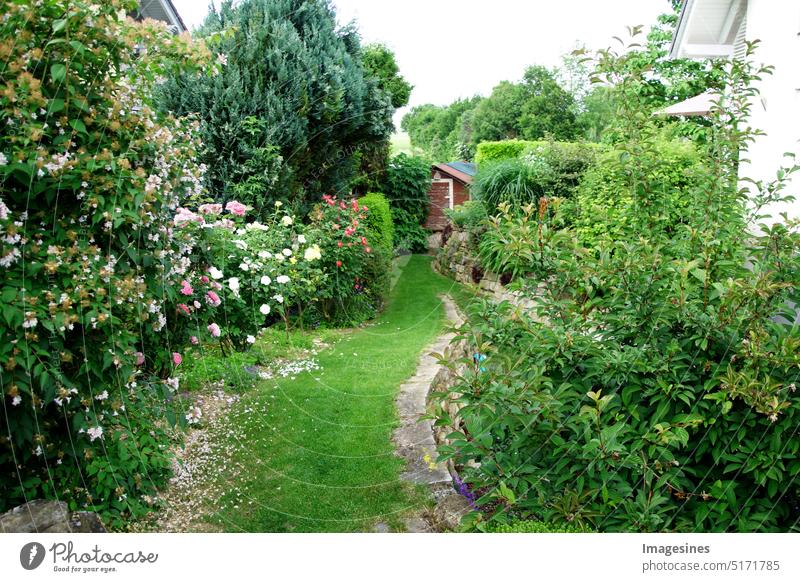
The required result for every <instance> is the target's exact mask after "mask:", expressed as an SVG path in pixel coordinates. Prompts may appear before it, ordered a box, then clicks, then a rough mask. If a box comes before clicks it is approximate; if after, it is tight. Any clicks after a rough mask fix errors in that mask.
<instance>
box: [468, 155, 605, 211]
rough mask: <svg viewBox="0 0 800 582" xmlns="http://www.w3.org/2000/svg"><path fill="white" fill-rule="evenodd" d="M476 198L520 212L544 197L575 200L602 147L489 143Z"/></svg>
mask: <svg viewBox="0 0 800 582" xmlns="http://www.w3.org/2000/svg"><path fill="white" fill-rule="evenodd" d="M481 145H482V146H483V145H486V146H487V148H486V150H487V152H488V153H487V154H486V156H485V161H484V163H483V164H482V165H481V166H479V168H478V174H477V176H476V177H475V183H474V184H473V190H472V191H473V195H474V196H475V197H476V198H480V199H482V200H484V201H485V202H486V204H487V206H488V207H489V208H496V207H497V206H498V205H499V204H500V203H501V202H507V203H509V204H511V206H512V208H519V207H521V206H523V205H525V204H529V203H535V202H536V201H537V200H538V199H539V198H540V197H542V196H547V197H548V198H562V199H565V200H569V199H572V198H574V197H575V191H576V189H577V188H578V185H579V184H580V182H581V180H582V178H583V177H584V174H585V173H586V171H587V170H588V169H589V168H590V167H592V166H593V164H594V162H595V159H596V157H597V154H598V152H599V151H601V149H600V146H597V145H595V144H584V143H565V142H548V141H520V140H509V141H508V142H505V141H501V142H487V143H485V144H481ZM506 154H508V155H506Z"/></svg>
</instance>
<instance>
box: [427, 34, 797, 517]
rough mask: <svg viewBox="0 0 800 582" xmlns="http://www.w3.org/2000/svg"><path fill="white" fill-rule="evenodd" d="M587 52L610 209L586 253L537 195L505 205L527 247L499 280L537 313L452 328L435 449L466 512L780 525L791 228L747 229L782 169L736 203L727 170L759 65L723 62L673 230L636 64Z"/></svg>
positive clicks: (745, 136)
mask: <svg viewBox="0 0 800 582" xmlns="http://www.w3.org/2000/svg"><path fill="white" fill-rule="evenodd" d="M753 49H754V46H753V45H749V49H748V52H749V53H750V54H752V50H753ZM598 62H599V67H598V71H597V74H598V76H600V77H602V78H603V79H604V80H606V81H608V82H609V84H611V85H613V86H614V87H615V90H616V92H617V95H616V98H617V99H618V102H619V104H620V115H619V117H618V119H617V122H616V123H617V124H618V130H619V133H618V134H619V135H620V136H626V137H625V139H624V141H621V142H620V143H618V144H617V146H616V147H617V149H618V150H619V151H620V154H621V157H620V160H619V163H620V167H621V168H622V169H623V172H622V175H623V176H624V178H623V182H624V184H625V190H626V192H627V194H626V196H627V197H628V198H627V199H628V200H629V201H630V202H629V203H626V204H625V205H624V206H623V207H622V208H620V209H619V213H618V214H617V216H616V217H606V220H607V221H608V224H609V225H610V226H611V227H617V226H619V229H618V231H617V234H616V235H615V237H614V240H608V239H594V240H593V241H592V243H591V244H592V246H590V247H587V246H585V245H584V244H583V243H582V242H581V239H580V237H579V236H578V233H576V232H575V231H574V230H573V229H570V228H565V229H561V230H560V232H559V233H558V234H557V235H554V236H552V237H546V236H542V234H541V233H542V229H541V228H540V226H543V225H546V224H547V223H548V222H549V221H551V220H552V214H551V210H550V209H549V208H547V207H546V206H545V207H544V208H539V209H533V208H529V209H528V210H526V211H525V215H527V216H529V217H530V218H529V219H528V220H529V223H531V226H530V227H526V228H527V230H526V231H523V230H520V229H519V228H518V229H517V232H521V233H522V234H521V235H520V236H525V237H527V239H528V245H527V248H528V249H529V251H526V252H528V254H527V255H526V254H524V253H521V252H518V253H516V255H517V260H518V261H519V262H520V263H521V264H523V265H524V264H526V263H527V265H528V268H529V270H530V272H535V276H534V277H533V278H531V279H530V280H525V281H522V282H520V283H519V287H520V288H521V289H522V290H523V293H524V295H525V296H526V297H528V298H530V299H533V300H535V301H536V302H537V308H536V310H535V313H533V314H529V313H526V312H525V311H522V310H519V309H517V308H515V307H514V306H512V305H510V304H508V303H501V304H499V305H497V304H495V303H492V302H478V303H476V304H475V305H473V306H472V307H471V308H470V313H471V317H470V324H469V325H468V326H466V327H465V328H464V330H463V334H462V336H461V337H462V338H464V339H466V340H467V341H469V342H470V344H471V346H472V349H473V353H472V354H471V355H470V357H468V358H466V359H464V360H463V361H461V362H458V363H459V364H461V367H460V368H459V369H461V370H462V373H461V376H460V381H459V382H457V383H456V385H455V386H453V387H452V389H450V390H449V391H448V392H446V393H444V394H443V396H442V398H448V399H451V398H452V399H456V401H457V402H458V403H460V404H461V405H462V406H463V407H462V408H461V409H460V411H459V412H458V414H457V416H456V417H455V418H452V417H450V416H449V415H448V414H445V413H444V412H441V413H440V414H439V415H438V422H439V423H440V424H442V425H445V426H449V427H451V428H452V429H453V430H452V432H451V434H450V435H449V438H450V439H451V444H450V445H448V446H443V447H441V449H440V451H441V453H442V454H443V455H445V456H446V457H449V458H451V459H453V460H454V461H455V463H456V465H457V467H458V468H459V470H460V471H461V475H462V477H463V478H464V480H465V482H466V483H467V486H468V488H469V490H470V492H471V495H473V496H474V497H475V498H476V504H477V505H478V506H479V507H480V508H482V511H478V512H475V513H474V514H473V515H472V516H471V518H470V519H471V523H478V524H479V523H481V522H484V523H485V522H487V521H489V522H491V523H502V522H505V521H513V520H516V519H520V518H522V519H532V520H542V521H547V522H553V523H556V524H570V525H571V526H575V527H579V528H591V529H598V530H600V531H643V532H644V531H743V532H744V531H788V530H791V529H793V528H796V527H797V524H798V520H800V504H799V503H798V496H799V495H800V491H799V490H798V486H797V484H796V479H795V477H796V476H797V475H798V473H800V462H798V460H797V452H798V450H800V438H798V435H797V433H796V430H797V427H798V426H800V425H799V424H798V414H800V401H798V398H797V395H796V389H797V381H798V379H800V356H799V355H798V354H800V351H798V348H800V330H799V329H798V326H797V324H796V322H795V323H792V322H794V321H795V317H796V315H795V313H794V311H793V310H792V309H790V307H789V306H790V304H789V303H787V301H788V300H793V301H796V299H797V296H798V285H799V284H800V279H799V278H798V245H800V237H799V235H798V224H797V223H796V222H795V223H792V222H783V223H782V222H778V223H777V224H775V225H774V226H759V216H758V211H759V209H760V208H761V207H762V205H763V204H764V203H765V202H766V201H768V200H774V199H776V198H780V197H781V196H785V194H784V193H781V189H780V186H781V185H782V184H783V183H784V182H785V179H786V176H787V175H789V174H791V173H793V172H795V171H797V167H796V166H794V165H793V164H792V163H791V162H789V166H788V167H787V168H786V169H784V170H781V171H779V172H778V174H777V178H776V181H775V183H773V184H761V185H760V188H759V192H758V193H757V194H756V196H755V199H751V202H748V200H747V196H746V191H745V190H741V189H740V187H739V182H738V160H739V159H740V156H741V155H742V152H743V149H744V147H745V146H746V144H747V143H748V142H749V140H750V138H751V137H752V136H753V135H754V132H755V131H756V130H754V129H753V128H751V127H749V126H748V125H747V116H748V113H749V110H750V107H751V105H750V104H751V102H752V98H753V97H754V96H755V95H756V94H757V91H756V89H755V88H754V83H755V82H756V81H757V80H758V78H759V77H761V76H763V75H764V74H767V73H768V70H766V69H763V68H761V69H759V68H755V67H753V66H752V65H751V64H749V62H748V61H747V60H734V61H732V62H730V63H729V64H728V65H727V69H726V72H725V85H726V87H727V89H726V92H725V93H724V96H721V97H719V99H718V101H717V102H716V104H715V105H714V107H713V111H712V120H713V123H712V124H711V126H710V127H709V128H708V130H707V131H708V134H707V135H706V136H705V137H706V139H705V140H704V142H703V143H704V144H705V146H704V147H703V148H700V150H699V155H701V156H702V157H701V163H700V166H701V168H697V169H693V173H694V174H695V175H694V176H693V180H692V182H691V185H688V186H687V189H688V192H687V194H686V196H685V197H684V198H683V200H682V202H681V203H682V204H684V203H685V204H686V206H685V207H684V208H683V209H682V211H681V221H680V223H679V224H676V223H675V222H673V221H669V220H665V215H667V214H668V213H667V212H666V210H667V209H668V208H669V207H670V205H671V204H674V203H675V200H674V191H675V186H674V185H673V186H671V187H665V185H666V184H668V183H670V182H669V180H668V179H665V177H664V176H665V168H664V166H663V165H664V164H666V163H668V160H666V159H664V158H663V157H662V156H661V155H660V154H659V151H660V148H659V139H660V138H659V134H660V130H659V128H658V127H657V125H656V124H654V123H653V122H652V121H651V116H650V115H649V108H648V105H647V100H646V99H645V98H644V97H643V95H644V93H643V91H642V88H641V84H642V83H646V82H647V74H646V72H645V70H644V69H642V68H640V67H637V65H636V55H635V53H627V54H623V55H620V54H615V53H614V52H612V51H603V52H601V53H600V54H599V56H598ZM670 171H672V170H669V169H668V170H667V174H668V173H669V172H670ZM524 247H525V245H520V248H524ZM540 283H545V285H544V287H542V286H541V285H540ZM534 316H535V317H534ZM455 364H456V363H455V362H451V363H450V365H455Z"/></svg>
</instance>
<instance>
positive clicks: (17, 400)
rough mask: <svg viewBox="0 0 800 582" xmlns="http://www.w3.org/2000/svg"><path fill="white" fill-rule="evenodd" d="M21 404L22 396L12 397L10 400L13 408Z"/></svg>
mask: <svg viewBox="0 0 800 582" xmlns="http://www.w3.org/2000/svg"><path fill="white" fill-rule="evenodd" d="M21 402H22V396H19V395H17V396H14V398H12V399H11V404H13V405H14V406H19V405H20V403H21Z"/></svg>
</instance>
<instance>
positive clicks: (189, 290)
mask: <svg viewBox="0 0 800 582" xmlns="http://www.w3.org/2000/svg"><path fill="white" fill-rule="evenodd" d="M181 285H182V286H183V287H182V288H181V293H183V294H184V295H191V294H192V293H194V290H193V289H192V286H191V285H189V281H181Z"/></svg>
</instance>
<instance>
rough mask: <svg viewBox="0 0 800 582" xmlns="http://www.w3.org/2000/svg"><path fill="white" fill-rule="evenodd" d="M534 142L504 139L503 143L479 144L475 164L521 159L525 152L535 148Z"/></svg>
mask: <svg viewBox="0 0 800 582" xmlns="http://www.w3.org/2000/svg"><path fill="white" fill-rule="evenodd" d="M535 143H538V142H533V141H525V140H521V139H504V140H501V141H483V142H481V143H479V144H478V149H477V151H476V153H475V163H476V164H478V165H481V164H485V163H490V162H499V161H501V160H510V159H514V158H519V157H521V156H522V154H523V152H525V150H527V149H528V148H530V147H531V146H533V145H534V144H535Z"/></svg>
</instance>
